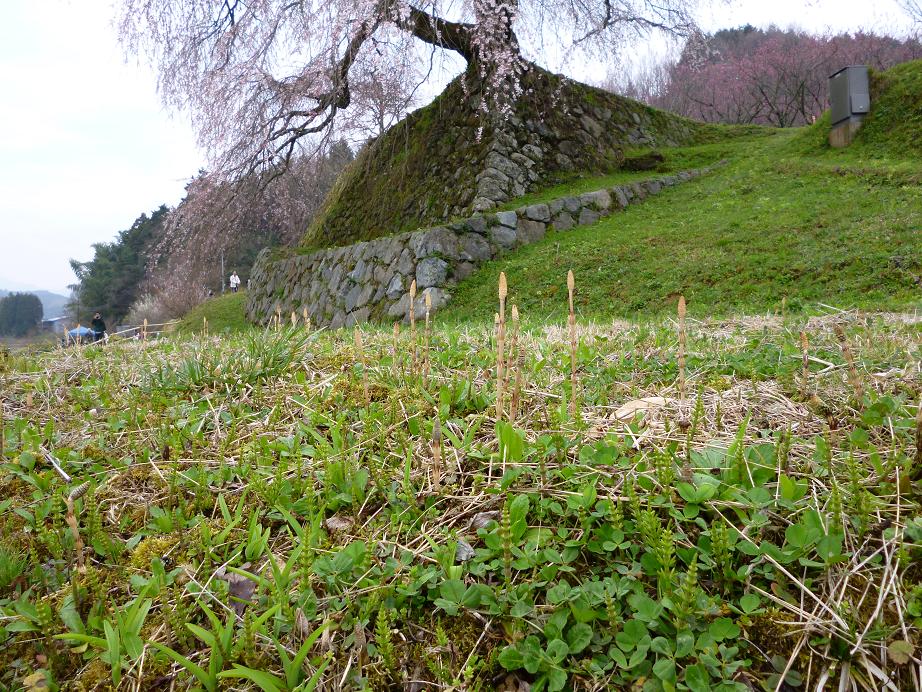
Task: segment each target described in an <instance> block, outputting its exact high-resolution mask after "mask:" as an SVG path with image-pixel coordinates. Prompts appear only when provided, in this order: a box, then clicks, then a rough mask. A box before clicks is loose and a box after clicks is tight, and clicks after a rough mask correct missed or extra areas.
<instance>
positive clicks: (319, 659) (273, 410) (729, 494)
mask: <svg viewBox="0 0 922 692" xmlns="http://www.w3.org/2000/svg"><path fill="white" fill-rule="evenodd" d="M514 288H515V289H516V291H517V296H518V298H517V299H518V300H519V301H520V302H522V303H523V304H524V303H525V302H526V299H525V296H526V294H527V292H526V291H523V290H521V287H517V286H514ZM580 290H582V289H580ZM496 309H497V306H496V302H495V301H494V300H491V301H490V302H489V303H486V304H484V305H482V306H481V308H480V310H479V311H478V313H477V315H476V316H475V315H472V320H471V322H470V323H469V324H467V325H465V326H464V327H463V328H449V327H445V326H437V327H436V328H434V329H433V330H431V331H428V330H424V329H423V327H422V325H420V328H419V329H418V330H417V331H416V332H415V333H411V332H410V330H404V331H403V332H402V334H400V335H398V337H397V338H396V340H395V339H394V337H393V335H392V333H391V330H390V329H387V328H380V329H366V331H365V333H364V337H363V339H362V340H361V341H358V340H357V339H356V338H355V335H354V334H353V333H352V332H351V331H349V330H339V331H335V332H328V331H321V332H315V333H310V332H307V331H305V330H303V329H289V330H284V331H275V330H262V329H257V328H253V329H252V330H250V331H248V332H245V333H242V334H220V335H217V334H215V333H214V332H210V334H209V336H207V337H203V336H201V335H195V336H191V337H189V336H186V337H183V336H172V337H168V338H165V339H162V340H159V341H154V342H146V343H142V342H135V341H129V342H119V343H112V344H109V345H107V346H105V347H98V346H90V347H86V348H82V349H80V350H76V349H71V350H67V351H60V350H57V351H49V352H47V353H36V354H17V355H13V356H0V411H2V415H0V429H2V430H3V435H2V436H0V440H2V443H0V688H2V689H9V690H14V691H16V692H25V691H26V690H28V691H29V692H35V691H37V690H54V689H60V690H75V691H76V690H81V691H82V690H109V689H117V690H160V689H163V690H167V689H172V690H202V689H203V690H208V691H211V690H230V689H233V690H239V691H241V692H250V691H255V690H262V691H264V692H276V691H280V690H281V691H287V692H294V691H295V690H299V691H300V692H307V691H311V690H337V689H340V690H401V689H411V688H412V689H437V688H438V689H455V690H480V691H483V692H486V691H487V690H507V691H508V690H522V689H529V688H530V689H533V690H537V689H543V690H551V691H556V690H579V691H589V690H593V691H595V690H598V691H601V690H627V689H638V690H639V689H643V690H651V691H660V690H676V689H686V690H691V691H693V692H705V691H708V690H717V691H721V692H731V691H734V692H747V691H748V690H753V689H765V690H776V689H810V690H813V689H858V690H878V689H894V690H911V689H917V688H918V682H919V679H918V677H917V676H918V668H917V663H916V660H917V658H918V651H919V646H920V631H922V630H920V626H922V572H920V569H919V565H920V564H922V513H920V500H922V489H920V487H919V482H920V481H922V476H920V474H919V469H920V460H919V458H918V454H919V451H918V448H919V445H920V444H922V441H920V436H922V429H920V426H922V420H917V418H916V417H917V415H918V414H917V411H918V402H919V398H920V395H922V391H920V381H919V378H918V372H919V367H920V359H922V353H920V351H919V344H920V325H919V323H918V318H916V321H915V322H913V321H912V316H911V315H910V316H894V315H882V316H873V315H871V316H868V315H862V316H857V315H854V314H844V315H843V314H837V313H834V314H831V315H828V316H826V317H823V318H819V319H817V318H813V319H810V320H807V319H804V318H802V317H799V316H788V317H787V318H786V319H781V318H774V319H764V318H763V319H760V320H730V321H708V320H705V321H699V320H695V321H692V322H690V323H689V324H688V329H687V335H686V337H687V338H686V339H684V340H683V339H680V337H679V334H678V332H677V330H676V325H675V323H674V321H672V320H653V321H645V322H643V323H634V324H631V323H624V322H621V323H611V322H608V323H606V324H604V325H594V326H593V325H589V324H587V323H586V322H585V321H584V320H583V319H582V318H578V319H577V321H576V328H577V330H578V331H577V336H576V341H575V344H574V346H572V347H571V344H570V337H569V336H568V334H567V332H566V329H565V327H564V324H565V322H564V321H562V320H561V321H560V324H559V326H558V327H557V328H550V329H546V328H528V329H523V330H521V331H516V328H515V325H514V323H512V322H510V323H509V324H508V325H507V327H508V329H509V332H508V334H507V339H506V341H505V348H504V349H503V350H502V353H503V356H501V357H500V356H499V355H498V353H499V344H498V342H497V341H496V340H495V339H494V338H493V312H494V311H495V310H496ZM801 331H804V332H805V333H806V334H807V335H808V340H809V347H808V349H809V350H808V351H807V361H806V369H805V370H804V366H803V362H804V361H803V352H802V340H801V337H800V332H801ZM683 341H684V344H685V346H684V348H685V353H686V355H687V358H686V361H685V369H684V371H683V370H682V366H681V365H680V363H681V362H682V361H681V360H680V357H679V349H680V348H681V346H680V344H681V343H683ZM357 344H361V348H359V347H358V346H357ZM498 363H505V364H507V367H504V368H503V370H502V372H504V373H506V374H505V375H504V376H501V377H499V378H497V376H496V373H497V365H498ZM683 372H684V378H682V377H681V376H680V373H683ZM683 381H684V382H685V389H684V396H683V394H682V392H683V390H682V389H681V384H680V383H681V382H683ZM574 393H575V396H574ZM498 401H499V402H500V405H499V406H497V402H498ZM498 412H499V413H498ZM56 469H59V470H56Z"/></svg>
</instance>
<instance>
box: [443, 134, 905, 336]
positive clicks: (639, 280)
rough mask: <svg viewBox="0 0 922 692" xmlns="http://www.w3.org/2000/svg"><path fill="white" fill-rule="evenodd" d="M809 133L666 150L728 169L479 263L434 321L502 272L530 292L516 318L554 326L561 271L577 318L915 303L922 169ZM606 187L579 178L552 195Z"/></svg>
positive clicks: (489, 286)
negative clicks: (679, 304)
mask: <svg viewBox="0 0 922 692" xmlns="http://www.w3.org/2000/svg"><path fill="white" fill-rule="evenodd" d="M820 130H821V128H820V127H817V129H816V130H813V131H808V132H802V131H789V132H784V133H776V134H774V135H773V136H770V137H761V138H756V139H748V140H739V141H731V142H727V143H724V144H720V145H709V146H707V147H702V148H692V149H684V150H677V151H676V152H675V153H670V152H668V151H667V152H665V153H667V156H670V157H672V156H677V157H678V158H679V160H680V161H681V163H680V164H678V165H675V166H674V167H675V168H676V169H678V168H681V167H683V166H685V165H687V164H686V162H691V161H699V160H703V161H706V160H708V159H711V160H714V159H718V158H726V159H728V160H729V164H728V165H727V166H725V167H723V168H720V169H718V170H717V171H715V172H714V173H711V174H710V175H708V176H707V177H705V178H702V179H699V180H696V181H693V182H691V183H686V184H683V185H681V186H678V187H676V188H672V189H669V190H666V191H664V192H662V193H661V194H660V195H658V196H656V197H653V198H650V199H648V200H646V201H644V202H643V203H642V204H639V205H636V206H631V207H628V209H626V210H625V211H623V212H619V213H615V214H613V215H611V216H609V217H607V218H604V219H603V220H601V221H600V222H599V223H597V224H595V225H594V226H591V227H582V228H577V229H573V230H570V231H566V232H556V233H555V232H551V233H549V234H548V235H547V236H546V237H545V238H544V240H542V241H541V242H539V243H536V244H534V245H530V246H527V247H524V248H521V249H519V250H517V251H515V252H514V253H510V254H509V255H507V256H505V257H502V258H500V259H498V260H496V261H494V262H492V263H489V264H487V265H485V266H484V267H482V268H481V269H480V270H479V271H478V272H476V273H475V274H474V275H472V276H471V277H470V278H469V279H467V280H466V281H465V282H463V283H462V284H461V285H460V286H459V287H458V289H457V290H456V291H455V292H454V295H453V298H452V301H451V303H450V304H449V306H448V307H447V309H446V311H445V313H443V315H444V318H445V319H448V320H451V321H463V320H464V319H467V318H468V316H469V315H471V314H472V313H473V312H475V311H476V310H477V308H478V306H479V305H482V304H483V303H484V301H488V300H489V299H490V297H491V296H492V293H493V291H494V288H493V287H494V286H495V285H496V280H497V277H498V275H499V272H500V271H505V272H506V274H507V276H508V277H509V281H510V285H511V286H517V287H519V288H520V289H526V287H527V291H526V292H525V293H523V294H521V295H517V294H512V295H511V297H510V300H515V301H517V302H518V303H519V307H520V308H522V309H523V311H524V313H526V314H530V315H532V316H533V317H536V318H539V319H542V318H545V317H547V316H551V315H558V316H559V314H560V313H561V311H562V310H563V309H564V308H565V301H564V300H563V299H562V298H561V292H562V291H564V290H565V287H564V277H565V275H566V272H567V270H570V269H572V270H573V272H574V273H575V275H576V278H577V282H578V283H579V284H580V286H581V289H582V290H581V293H580V298H579V310H580V312H581V313H582V314H583V315H585V316H587V317H599V318H606V317H611V316H613V315H614V316H623V317H633V316H637V315H650V314H662V313H665V312H669V311H671V310H673V309H674V306H675V300H676V297H677V296H678V295H679V294H684V295H685V296H686V298H687V299H688V301H689V310H690V311H691V312H692V313H693V314H698V315H701V316H713V315H729V314H734V313H740V312H748V313H752V312H761V311H765V310H776V309H778V308H779V306H780V305H781V302H782V300H785V301H786V303H787V307H788V309H790V310H795V311H796V310H808V311H809V310H811V309H815V308H816V305H817V303H827V304H833V305H835V306H837V307H840V308H846V309H847V308H853V307H860V308H870V309H905V308H913V307H918V306H920V304H922V303H920V286H922V194H920V186H919V182H920V180H922V162H920V160H918V159H910V158H903V159H899V158H896V157H894V156H892V155H891V156H887V157H881V156H879V150H875V155H869V154H868V153H867V151H866V150H864V149H863V148H861V147H856V148H855V149H854V150H847V151H841V152H837V151H832V150H828V149H823V148H821V147H818V146H813V145H814V144H815V142H814V139H815V134H816V133H817V132H820ZM667 164H670V165H669V167H670V168H672V167H673V165H672V164H671V161H670V160H667ZM609 182H610V181H609V180H608V179H596V180H592V179H589V180H582V181H578V183H576V184H575V185H574V186H573V187H572V188H569V189H568V188H566V187H558V188H556V189H555V190H554V191H553V196H560V195H561V194H571V193H572V194H575V193H579V192H583V191H585V190H588V189H598V188H600V187H603V186H604V185H606V184H609Z"/></svg>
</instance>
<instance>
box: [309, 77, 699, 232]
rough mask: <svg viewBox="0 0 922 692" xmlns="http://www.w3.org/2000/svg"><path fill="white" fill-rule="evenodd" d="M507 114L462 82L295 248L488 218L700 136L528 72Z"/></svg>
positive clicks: (637, 107)
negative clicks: (524, 198) (629, 156)
mask: <svg viewBox="0 0 922 692" xmlns="http://www.w3.org/2000/svg"><path fill="white" fill-rule="evenodd" d="M522 84H523V90H522V94H521V96H520V97H519V98H518V99H517V101H516V103H515V108H514V112H511V113H508V114H506V115H502V114H493V115H490V114H488V113H487V112H485V109H484V108H483V107H482V93H481V89H480V87H479V85H478V83H477V81H476V79H474V78H473V77H472V76H471V74H470V73H465V74H464V75H462V76H460V77H458V78H457V79H456V80H455V81H454V82H452V83H451V84H450V85H449V86H448V87H447V88H446V90H445V91H444V92H443V93H442V94H441V96H439V97H438V98H437V99H436V100H435V101H433V102H432V103H431V104H429V105H428V106H426V107H425V108H421V109H420V110H418V111H416V112H414V113H412V114H411V115H410V116H409V117H407V118H406V119H405V120H404V121H402V122H401V123H399V124H397V125H395V126H394V127H393V128H391V129H390V130H389V131H388V132H387V133H385V134H384V135H382V136H381V137H379V138H378V139H377V140H376V141H375V142H374V143H372V144H371V145H369V146H368V147H366V148H365V149H364V150H363V151H362V152H360V154H359V155H358V157H357V158H356V160H355V161H354V162H353V163H352V164H350V166H349V168H347V170H346V171H345V172H344V173H343V175H342V176H341V177H340V179H339V181H338V182H337V184H336V186H335V187H334V189H333V190H332V192H331V193H330V195H329V196H328V198H327V201H326V204H325V206H324V209H323V210H322V212H321V213H320V214H319V215H318V217H317V219H316V220H315V221H314V223H313V224H312V226H311V227H310V229H308V231H307V233H306V234H305V236H304V240H303V246H304V247H308V248H322V247H335V246H342V245H348V244H351V243H355V242H357V241H361V240H371V239H374V238H380V237H382V236H386V235H392V234H394V233H400V232H402V231H407V230H411V229H414V228H420V227H422V226H426V225H431V224H437V223H445V222H447V221H449V220H450V219H456V218H460V217H464V216H468V215H470V214H471V213H474V212H478V211H489V210H490V209H493V208H494V207H496V206H498V205H500V204H502V203H504V202H507V201H508V200H511V199H515V198H516V197H520V196H521V195H523V194H525V193H526V192H529V191H533V190H535V189H539V188H541V187H546V186H547V185H549V184H551V183H554V182H558V181H560V180H561V179H564V178H566V177H568V176H571V175H574V174H576V173H580V174H593V173H607V172H610V171H612V170H615V169H617V168H618V167H619V166H620V164H621V162H622V160H623V151H624V149H625V148H626V147H632V146H674V145H681V144H689V143H692V142H695V141H698V140H699V139H700V138H701V137H702V136H703V135H704V134H705V133H706V132H707V131H708V129H709V127H710V126H708V125H705V124H702V123H697V122H694V121H691V120H687V119H685V118H681V117H679V116H676V115H673V114H670V113H665V112H663V111H658V110H656V109H653V108H650V107H648V106H645V105H643V104H641V103H638V102H636V101H632V100H630V99H627V98H623V97H620V96H617V95H615V94H612V93H609V92H607V91H603V90H601V89H596V88H593V87H589V86H586V85H584V84H580V83H579V82H575V81H573V80H570V79H566V78H564V77H561V76H559V75H553V74H551V73H549V72H547V71H545V70H542V69H540V68H537V67H534V68H532V69H531V70H530V71H529V72H528V73H527V74H526V76H525V77H524V78H523V80H522Z"/></svg>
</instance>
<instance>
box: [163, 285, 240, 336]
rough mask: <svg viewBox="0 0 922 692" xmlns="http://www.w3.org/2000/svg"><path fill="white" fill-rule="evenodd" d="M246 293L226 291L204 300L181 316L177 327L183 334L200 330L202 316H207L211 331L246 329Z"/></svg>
mask: <svg viewBox="0 0 922 692" xmlns="http://www.w3.org/2000/svg"><path fill="white" fill-rule="evenodd" d="M245 303H246V293H245V292H244V291H241V292H240V293H226V294H225V295H223V296H217V297H215V298H211V299H210V300H206V301H205V302H204V303H200V304H199V305H196V306H195V307H194V308H192V309H191V310H190V311H189V312H188V313H186V315H185V316H184V317H183V318H182V321H181V322H180V323H179V327H178V328H177V329H178V331H179V332H181V333H183V334H190V333H192V332H200V331H202V327H203V323H202V318H208V330H209V331H210V332H212V333H217V332H223V331H232V332H238V331H241V330H243V329H247V328H248V327H249V326H250V325H249V323H248V322H247V321H246V318H245V317H244V316H243V306H244V304H245Z"/></svg>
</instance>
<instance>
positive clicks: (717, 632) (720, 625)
mask: <svg viewBox="0 0 922 692" xmlns="http://www.w3.org/2000/svg"><path fill="white" fill-rule="evenodd" d="M708 632H710V634H711V636H712V637H714V640H715V641H718V642H719V641H723V640H724V639H734V638H735V637H738V636H739V633H740V628H739V626H738V625H737V624H736V623H735V622H733V620H731V619H730V618H717V619H716V620H714V622H712V623H711V625H710V627H708Z"/></svg>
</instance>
